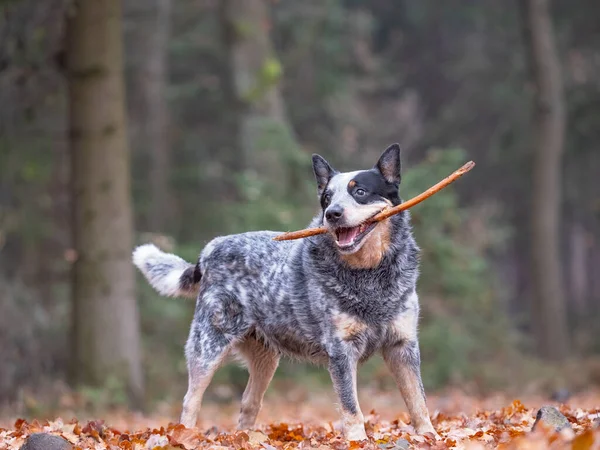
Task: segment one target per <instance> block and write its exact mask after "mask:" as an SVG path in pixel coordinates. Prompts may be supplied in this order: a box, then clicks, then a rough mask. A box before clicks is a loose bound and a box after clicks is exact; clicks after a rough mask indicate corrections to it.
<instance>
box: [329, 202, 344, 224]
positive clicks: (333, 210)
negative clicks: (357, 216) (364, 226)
mask: <svg viewBox="0 0 600 450" xmlns="http://www.w3.org/2000/svg"><path fill="white" fill-rule="evenodd" d="M343 214H344V209H343V208H342V207H341V206H338V205H334V206H330V207H329V208H327V211H325V217H326V218H327V222H329V223H336V222H337V221H338V220H340V217H342V215H343Z"/></svg>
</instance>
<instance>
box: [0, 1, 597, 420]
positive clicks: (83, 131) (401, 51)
mask: <svg viewBox="0 0 600 450" xmlns="http://www.w3.org/2000/svg"><path fill="white" fill-rule="evenodd" d="M0 5H1V6H0V358H1V364H0V367H1V368H0V402H1V403H2V404H3V405H10V411H11V413H15V412H18V413H28V414H32V413H36V412H38V411H44V410H46V409H48V408H59V407H61V406H65V404H64V402H65V401H66V400H65V396H66V393H67V392H74V393H76V395H75V398H76V399H77V400H76V401H78V402H81V404H82V405H83V406H85V407H98V406H99V407H102V406H112V405H119V404H126V403H128V402H129V403H133V404H136V405H141V404H143V403H145V404H146V405H154V404H156V402H158V401H175V402H179V401H180V400H181V398H182V395H183V393H184V391H185V387H186V382H187V378H186V370H185V364H184V359H183V343H184V342H185V339H186V337H187V332H188V327H189V322H190V320H191V316H192V313H193V308H194V304H193V302H188V301H184V300H177V299H164V298H161V297H159V296H157V295H156V294H154V293H153V292H152V291H151V290H150V288H149V287H148V286H147V284H146V283H145V282H143V281H142V279H141V277H139V276H138V275H136V274H135V273H134V270H133V267H132V265H131V263H130V252H131V249H132V248H133V246H134V245H136V244H138V243H142V242H148V241H153V242H155V243H157V244H159V245H160V246H162V247H163V248H164V249H166V250H169V251H174V252H176V253H178V254H180V255H182V256H184V257H185V258H187V259H188V260H190V261H193V260H194V259H195V258H196V257H197V254H198V253H199V251H200V250H201V249H202V247H203V246H204V245H205V244H206V242H208V240H210V239H211V238H212V237H214V236H217V235H222V234H227V233H233V232H243V231H249V230H257V229H272V230H292V229H298V228H303V227H304V226H305V225H306V224H307V223H308V222H309V220H310V218H311V217H312V215H313V214H314V213H315V212H316V210H317V207H318V203H317V199H316V189H315V186H314V178H313V174H312V171H311V166H310V154H311V153H312V152H318V153H320V154H322V155H323V156H325V157H326V158H327V159H328V160H330V161H331V162H332V164H333V165H334V166H335V167H337V168H340V169H357V168H366V167H370V166H371V165H372V164H374V162H375V161H376V160H377V157H378V156H379V154H380V152H381V151H382V150H383V149H384V148H385V147H386V146H387V145H388V144H391V143H393V142H399V143H400V144H401V146H402V148H403V181H402V186H401V195H402V197H403V198H405V199H406V198H409V197H411V196H413V195H415V194H417V193H419V192H421V191H422V190H424V189H426V188H427V187H429V186H430V185H432V184H434V183H435V182H437V181H438V180H440V179H441V178H443V177H444V176H446V175H448V174H449V173H450V172H452V171H453V170H454V169H456V168H458V167H459V166H460V165H462V164H463V163H464V162H465V161H467V160H468V159H473V160H475V161H476V163H477V167H476V169H475V170H474V171H473V172H471V173H470V174H469V175H468V176H466V177H464V178H463V179H461V181H460V182H458V183H456V184H455V185H453V187H451V188H449V189H446V190H445V191H443V192H442V193H440V194H438V195H436V196H434V197H432V198H431V199H429V200H427V201H426V202H425V203H423V204H421V205H419V206H418V207H416V208H414V209H413V212H412V214H413V223H414V228H415V233H416V235H417V239H418V242H419V244H420V245H421V247H422V249H423V253H422V276H421V279H420V295H421V303H422V308H423V312H422V325H421V331H420V333H421V334H420V335H421V349H422V358H423V376H424V381H425V386H426V389H427V390H428V391H433V390H435V389H442V388H444V387H448V386H458V387H460V388H461V389H464V390H469V391H471V392H475V393H481V392H489V391H493V390H495V389H510V388H511V387H512V388H516V389H520V390H524V389H537V390H542V391H544V392H547V393H548V394H551V393H552V392H554V391H555V390H557V389H560V388H568V389H572V390H577V389H580V388H583V387H586V386H590V385H591V384H592V383H596V384H600V363H598V356H597V355H599V354H600V333H599V332H598V323H599V320H600V301H599V300H600V277H599V275H600V274H599V273H598V267H600V233H599V229H600V180H599V177H600V151H599V146H600V144H599V142H600V77H599V76H598V74H600V26H599V24H600V5H599V4H598V2H597V0H569V1H567V0H553V1H551V2H550V1H549V0H512V1H502V2H500V1H497V0H460V1H459V0H445V1H443V2H440V1H435V0H419V1H409V0H372V1H361V0H304V1H292V0H279V1H269V0H190V1H182V2H176V1H174V0H123V2H120V1H118V0H103V1H101V2H99V1H94V0H72V1H67V0H44V1H39V0H2V1H1V2H0ZM245 377H246V375H245V372H244V371H243V370H242V369H239V368H236V367H234V366H228V367H227V368H224V369H222V370H221V371H220V373H219V374H218V378H217V380H216V384H217V387H216V388H211V389H210V390H209V391H211V393H210V395H211V396H212V397H211V398H212V399H213V400H223V401H227V400H228V399H231V398H237V397H238V396H239V393H240V392H241V390H243V386H244V382H245ZM277 377H278V379H277V380H276V383H275V386H274V389H281V390H283V388H284V387H285V386H289V385H292V383H302V384H304V385H307V384H310V383H314V384H318V383H320V382H321V381H324V380H326V379H327V374H326V372H325V371H324V370H322V369H315V368H309V367H305V366H303V365H301V364H292V363H285V364H283V365H282V367H281V368H280V370H279V371H278V375H277ZM360 377H361V383H363V384H369V385H373V386H377V387H379V388H381V389H392V386H393V385H392V380H391V377H388V376H387V373H386V371H385V370H384V369H383V368H382V366H381V365H380V364H379V361H378V360H374V361H373V362H370V363H368V364H367V366H366V367H365V368H364V369H363V370H362V371H361V372H360ZM61 402H63V403H61Z"/></svg>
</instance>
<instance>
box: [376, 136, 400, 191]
mask: <svg viewBox="0 0 600 450" xmlns="http://www.w3.org/2000/svg"><path fill="white" fill-rule="evenodd" d="M374 168H375V169H377V170H378V171H379V173H381V175H383V178H384V179H385V181H387V182H388V183H392V184H400V145H398V144H392V145H390V146H389V147H388V148H387V149H386V150H385V152H383V154H382V155H381V157H380V158H379V161H377V164H375V167H374Z"/></svg>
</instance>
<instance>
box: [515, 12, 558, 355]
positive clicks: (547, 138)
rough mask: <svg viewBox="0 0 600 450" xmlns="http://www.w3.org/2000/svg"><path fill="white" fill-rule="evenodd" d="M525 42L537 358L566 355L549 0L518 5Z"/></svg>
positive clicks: (555, 69)
mask: <svg viewBox="0 0 600 450" xmlns="http://www.w3.org/2000/svg"><path fill="white" fill-rule="evenodd" d="M523 2H524V3H523V12H524V16H525V17H524V19H525V20H524V23H525V27H526V33H525V36H526V43H527V46H528V50H529V55H530V59H531V68H532V76H533V82H534V85H535V112H534V120H533V122H534V123H533V125H534V133H535V137H534V140H535V141H534V151H533V174H532V177H533V186H532V199H531V200H532V201H531V203H532V206H531V227H532V228H531V233H532V235H531V262H532V273H531V275H532V279H531V281H532V287H533V308H532V314H533V325H534V326H533V329H534V333H535V340H536V343H537V347H538V350H539V352H540V354H541V355H542V356H543V357H545V358H548V359H554V360H560V359H563V358H565V357H566V356H567V354H568V351H569V333H568V328H567V316H566V311H565V302H564V289H563V280H562V267H561V255H560V242H559V239H560V234H559V232H560V225H561V220H560V219H561V197H562V195H561V192H562V182H561V181H562V180H561V170H562V155H563V147H564V137H565V125H566V124H565V101H564V97H563V86H562V76H561V67H560V64H559V60H558V55H557V49H556V45H555V42H554V41H555V38H554V31H553V28H552V20H551V17H550V11H549V0H523Z"/></svg>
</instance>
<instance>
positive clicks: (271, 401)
mask: <svg viewBox="0 0 600 450" xmlns="http://www.w3.org/2000/svg"><path fill="white" fill-rule="evenodd" d="M360 399H361V406H362V408H363V411H364V413H365V419H366V428H367V434H368V435H369V441H368V442H361V443H359V442H352V443H348V442H346V441H344V439H343V438H342V436H341V434H340V432H339V421H338V419H339V416H338V413H337V409H336V407H337V405H336V402H335V398H334V397H333V395H332V393H331V392H318V393H312V394H310V393H307V392H306V389H302V388H299V389H296V390H290V391H288V392H287V393H285V394H281V393H279V392H273V393H270V395H267V398H266V399H265V402H264V405H263V409H262V411H261V413H260V415H259V417H258V421H257V427H256V429H255V430H254V431H248V432H236V431H235V421H236V417H237V410H238V408H239V405H238V404H237V403H232V402H230V403H225V404H219V403H214V402H213V403H207V404H206V406H205V407H204V408H203V410H202V414H201V415H202V419H201V422H200V424H199V429H194V430H190V429H186V428H184V427H183V426H182V425H176V424H175V423H174V422H175V421H176V417H177V414H178V411H179V405H178V404H177V405H162V406H160V405H159V406H158V407H157V410H156V412H155V413H153V414H148V415H145V416H144V415H141V414H135V413H131V412H127V411H119V410H115V411H111V412H106V413H104V414H97V417H90V416H87V415H85V414H81V413H77V417H78V419H79V421H76V420H74V419H72V418H73V417H74V416H73V414H74V413H73V412H69V411H68V410H66V411H64V414H61V417H62V418H59V417H53V418H52V419H51V420H41V419H40V420H30V421H25V420H22V419H19V418H16V417H4V418H0V449H1V450H4V449H7V450H13V449H15V450H16V449H19V448H20V446H21V445H22V444H23V443H24V442H25V441H26V439H27V437H28V436H29V435H30V434H32V433H38V432H47V433H50V434H54V435H58V436H62V437H63V438H65V439H66V440H67V441H69V442H70V443H71V444H73V445H74V446H75V448H77V447H79V448H82V449H96V450H100V449H102V450H103V449H132V450H133V449H152V448H158V449H170V450H175V449H188V450H189V449H204V448H213V449H225V448H235V449H267V450H272V449H285V448H321V449H326V448H333V449H346V448H372V449H407V448H436V449H446V448H456V449H462V448H467V449H480V448H511V449H512V448H514V449H546V448H572V449H577V450H581V449H600V391H588V392H584V393H579V394H577V395H574V396H573V397H571V398H569V399H568V400H567V402H566V404H558V403H555V402H552V401H550V400H548V399H546V398H543V397H537V396H531V395H530V396H527V397H526V398H525V397H524V398H513V397H507V396H505V395H502V394H498V395H490V396H487V397H485V398H480V397H475V396H469V395H466V394H463V393H461V392H458V391H449V392H446V393H444V394H443V395H442V394H440V395H431V396H430V397H429V399H428V404H429V409H430V411H431V413H432V422H433V424H434V427H435V428H436V430H437V432H438V433H439V435H440V437H441V440H438V441H436V440H434V439H433V437H431V436H418V435H416V434H414V431H413V429H412V428H411V427H410V425H409V423H410V420H409V417H408V414H407V413H406V412H405V411H406V410H405V408H404V405H403V402H402V400H401V399H400V396H399V394H398V393H397V392H381V391H372V390H369V389H363V390H362V391H361V392H360ZM544 405H553V406H556V407H557V408H558V409H559V410H560V411H561V412H562V413H563V414H564V416H565V417H566V419H567V420H568V422H569V423H570V427H569V426H568V425H567V428H566V429H564V430H563V431H561V432H558V433H557V432H554V430H551V429H549V428H546V427H544V426H536V429H535V431H531V429H532V426H533V424H534V422H535V419H536V414H537V412H538V410H539V408H540V407H541V406H544Z"/></svg>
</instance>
